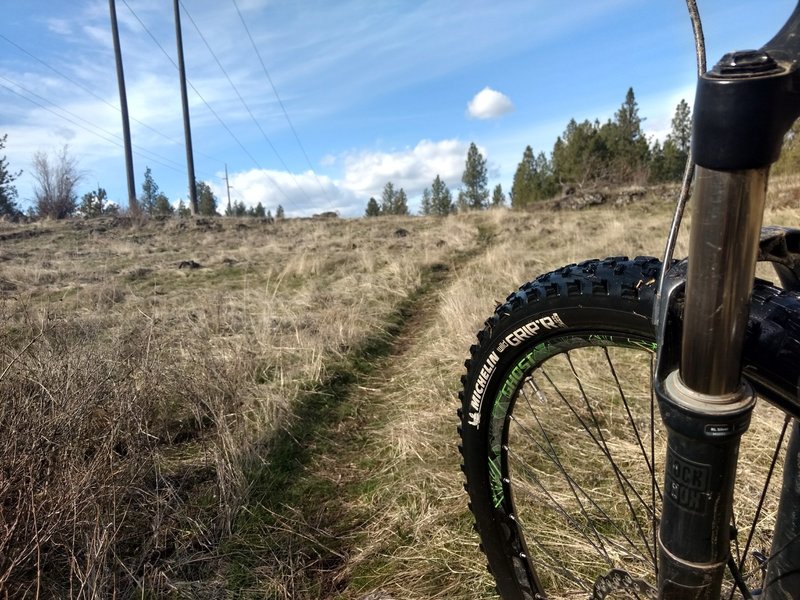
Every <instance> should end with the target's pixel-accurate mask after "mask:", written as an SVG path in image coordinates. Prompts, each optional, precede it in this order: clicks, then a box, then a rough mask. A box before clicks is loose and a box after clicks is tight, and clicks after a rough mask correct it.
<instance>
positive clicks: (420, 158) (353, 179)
mask: <svg viewBox="0 0 800 600" xmlns="http://www.w3.org/2000/svg"><path fill="white" fill-rule="evenodd" d="M467 148H468V145H467V144H465V143H464V142H461V141H459V140H441V141H438V142H433V141H431V140H422V141H420V142H419V143H418V144H417V145H416V146H414V147H413V148H408V149H406V150H401V151H397V152H359V153H357V154H350V155H347V156H345V157H344V180H343V181H342V182H341V185H342V186H343V187H344V188H345V189H348V190H350V191H352V192H353V193H355V194H359V195H361V196H363V197H367V198H369V197H370V196H375V197H377V196H380V193H381V191H382V190H383V186H385V185H386V182H387V181H391V182H392V183H393V184H394V186H395V188H401V187H402V188H403V189H404V190H405V191H406V193H407V194H408V195H409V196H415V195H417V194H421V193H422V190H423V189H425V188H426V187H428V186H430V184H431V182H432V181H433V179H434V177H436V175H439V176H440V177H441V178H442V179H443V180H444V181H445V182H446V183H447V184H448V185H449V186H450V187H453V186H455V185H456V184H457V182H459V181H460V179H461V173H462V172H463V170H464V160H465V158H466V156H467Z"/></svg>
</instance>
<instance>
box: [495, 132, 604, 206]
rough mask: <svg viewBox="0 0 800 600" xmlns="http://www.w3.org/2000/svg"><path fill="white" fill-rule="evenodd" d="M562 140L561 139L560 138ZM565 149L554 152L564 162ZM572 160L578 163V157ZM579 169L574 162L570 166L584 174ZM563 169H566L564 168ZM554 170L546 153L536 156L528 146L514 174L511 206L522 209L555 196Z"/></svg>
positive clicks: (575, 172) (560, 148)
mask: <svg viewBox="0 0 800 600" xmlns="http://www.w3.org/2000/svg"><path fill="white" fill-rule="evenodd" d="M572 123H574V121H572ZM587 123H588V121H587ZM576 125H577V124H576ZM560 140H561V138H559V141H560ZM557 147H558V142H557ZM576 147H577V146H576ZM565 148H566V147H565V146H563V145H562V146H560V147H558V150H554V155H558V156H559V157H560V158H561V159H562V160H564V156H565V151H566V150H565ZM570 160H574V161H577V157H572V158H571V159H570ZM577 167H578V164H577V162H573V163H572V164H571V165H570V168H571V169H573V171H572V172H573V173H574V174H576V175H577V174H578V173H581V174H582V172H581V171H580V169H578V168H577ZM563 169H564V167H562V170H563ZM552 170H553V169H552V167H551V163H550V162H549V161H548V160H547V157H546V156H545V155H544V152H540V153H539V154H537V155H536V156H534V155H533V149H532V148H531V147H530V146H526V147H525V151H524V152H523V153H522V160H521V161H520V163H519V165H517V170H516V172H515V173H514V183H513V185H512V187H511V206H513V207H514V208H522V207H525V206H528V205H529V204H531V203H533V202H536V201H537V200H542V199H544V198H550V197H551V196H553V195H554V194H555V193H556V191H558V186H557V184H556V180H555V177H553V173H552Z"/></svg>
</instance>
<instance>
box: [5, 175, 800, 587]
mask: <svg viewBox="0 0 800 600" xmlns="http://www.w3.org/2000/svg"><path fill="white" fill-rule="evenodd" d="M772 203H773V208H772V209H771V214H770V215H769V216H768V217H767V219H766V220H767V221H768V222H776V223H782V224H789V225H791V224H797V223H798V216H800V211H798V209H797V208H796V207H797V205H798V204H797V198H796V187H795V186H793V185H788V184H787V185H785V186H784V187H782V188H778V190H777V192H776V194H775V196H774V197H773V200H772ZM670 211H671V205H670V203H669V202H667V201H664V200H662V199H660V198H659V199H654V198H645V199H643V200H639V201H637V202H635V203H632V204H629V205H627V206H615V207H596V208H592V209H587V210H582V211H555V210H547V209H541V210H536V211H532V212H527V213H518V212H510V211H505V210H492V211H486V212H483V213H473V214H466V215H459V216H451V217H448V218H444V219H440V218H422V217H414V218H390V217H381V218H377V219H357V220H339V219H332V220H286V221H280V222H277V223H274V224H270V223H266V222H261V221H257V220H253V219H243V220H237V219H230V218H224V219H223V218H218V219H194V220H188V219H187V220H181V219H171V220H166V221H155V220H151V221H147V222H132V221H129V220H126V219H124V218H119V219H101V220H87V221H67V222H40V223H33V224H28V225H14V224H2V223H0V312H1V313H2V324H0V396H1V397H2V398H3V400H4V401H3V404H2V406H0V423H1V424H2V429H3V431H4V432H8V435H5V436H3V438H2V439H0V499H2V507H3V508H2V516H1V517H0V590H4V591H5V592H6V593H7V595H8V597H13V598H17V597H20V598H22V597H31V598H34V597H44V598H46V597H65V598H67V597H68V598H108V597H112V596H115V597H119V598H127V597H137V598H155V597H176V598H180V597H185V598H221V597H242V598H276V599H277V598H298V599H300V598H309V599H311V598H348V599H354V600H388V599H390V598H393V599H397V600H399V599H401V598H403V599H406V598H465V599H466V598H480V597H486V598H489V597H492V594H493V584H492V581H491V578H490V576H489V575H488V574H487V573H486V569H485V563H484V560H483V558H482V557H481V555H480V554H479V553H478V551H477V539H476V537H475V535H474V533H473V532H472V528H471V527H472V521H471V517H470V514H469V512H468V511H467V510H466V495H465V494H464V492H463V490H462V483H463V481H462V476H461V473H460V471H459V457H458V453H457V451H456V444H457V436H456V435H455V425H456V419H455V415H454V411H455V408H456V400H455V396H456V393H457V390H458V386H459V377H460V376H461V374H462V372H463V366H462V364H463V360H464V358H465V357H466V354H467V349H468V348H469V345H470V344H471V343H472V341H473V339H474V335H475V332H476V331H477V329H478V328H479V327H480V325H481V324H482V322H483V320H484V319H485V318H486V317H487V316H488V315H489V314H491V311H492V310H493V308H494V306H495V305H496V303H497V302H499V301H502V300H503V299H504V298H505V296H506V295H507V294H508V293H509V292H511V291H512V290H513V289H515V288H516V287H517V286H518V285H519V284H521V283H523V282H525V281H527V280H529V279H531V278H533V277H534V276H535V275H537V274H539V273H542V272H545V271H548V270H551V269H553V268H555V267H557V266H560V265H562V264H566V263H570V262H575V261H578V260H582V259H584V258H591V257H601V256H607V255H620V254H627V255H630V256H635V255H639V254H650V255H659V254H660V253H661V252H662V249H663V248H662V246H663V239H664V237H665V235H666V231H667V229H668V226H669V218H670Z"/></svg>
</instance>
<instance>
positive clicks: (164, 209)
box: [153, 192, 175, 217]
mask: <svg viewBox="0 0 800 600" xmlns="http://www.w3.org/2000/svg"><path fill="white" fill-rule="evenodd" d="M174 212H175V209H174V208H172V205H171V204H170V203H169V198H167V196H166V195H165V194H162V193H161V192H159V193H158V194H156V199H155V202H154V203H153V215H154V216H158V217H168V216H170V215H171V214H173V213H174Z"/></svg>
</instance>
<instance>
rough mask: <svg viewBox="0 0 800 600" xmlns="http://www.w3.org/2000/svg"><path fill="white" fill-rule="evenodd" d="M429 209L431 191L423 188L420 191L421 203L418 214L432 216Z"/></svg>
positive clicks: (431, 210) (431, 211)
mask: <svg viewBox="0 0 800 600" xmlns="http://www.w3.org/2000/svg"><path fill="white" fill-rule="evenodd" d="M431 207H432V205H431V190H430V189H429V188H425V189H424V190H422V202H421V203H420V207H419V212H420V213H422V214H423V215H430V214H433V209H432V208H431Z"/></svg>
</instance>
